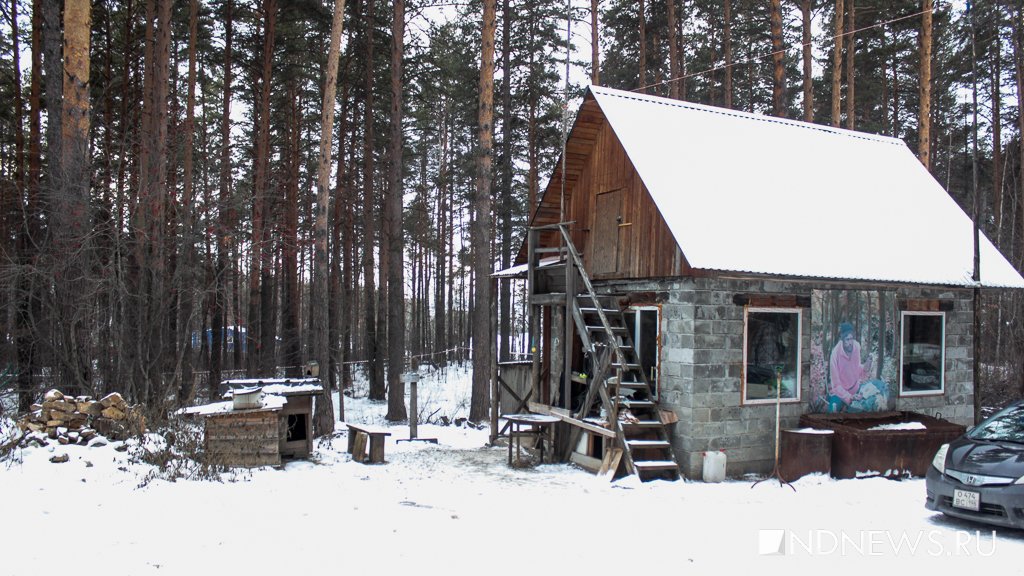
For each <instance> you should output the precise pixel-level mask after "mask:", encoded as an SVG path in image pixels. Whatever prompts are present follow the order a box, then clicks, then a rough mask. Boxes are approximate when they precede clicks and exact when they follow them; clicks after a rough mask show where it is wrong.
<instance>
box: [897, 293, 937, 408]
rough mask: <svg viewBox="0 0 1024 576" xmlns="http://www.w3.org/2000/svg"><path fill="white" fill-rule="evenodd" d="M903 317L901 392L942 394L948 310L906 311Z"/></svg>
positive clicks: (901, 393)
mask: <svg viewBox="0 0 1024 576" xmlns="http://www.w3.org/2000/svg"><path fill="white" fill-rule="evenodd" d="M901 320H902V324H903V328H902V331H903V340H902V346H901V347H900V395H901V396H918V395H925V394H942V393H943V392H944V391H945V388H944V385H943V381H944V369H943V367H944V366H945V363H946V362H945V359H946V351H945V346H944V345H943V343H944V342H945V341H946V315H945V313H944V312H904V313H903V314H902V317H901Z"/></svg>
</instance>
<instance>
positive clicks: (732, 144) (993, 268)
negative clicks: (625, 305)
mask: <svg viewBox="0 0 1024 576" xmlns="http://www.w3.org/2000/svg"><path fill="white" fill-rule="evenodd" d="M591 92H592V93H593V95H594V97H595V99H596V101H597V103H598V104H599V105H600V107H601V109H602V111H603V112H604V114H605V115H606V117H607V118H608V122H609V123H610V125H611V127H612V129H613V130H614V131H615V134H616V135H617V136H618V138H619V140H620V141H621V142H622V144H623V146H624V147H625V150H626V153H627V154H628V156H629V159H630V160H631V161H632V163H633V165H634V166H635V167H636V170H637V172H638V174H639V175H640V178H641V179H642V180H643V182H644V184H645V185H646V187H647V190H648V191H649V192H650V194H651V196H652V198H653V199H654V202H655V204H656V205H657V207H658V209H659V210H660V211H661V214H662V216H663V217H664V219H665V221H666V223H667V224H668V227H669V229H670V230H671V231H672V234H673V235H674V237H675V239H676V242H677V243H678V244H679V247H680V248H681V249H682V251H683V254H684V255H685V256H686V259H687V261H688V262H689V263H690V265H691V266H693V267H694V268H701V269H709V270H722V271H735V272H753V273H764V274H773V275H786V276H802V277H819V278H835V279H859V280H879V281H893V282H913V283H922V284H937V285H961V286H973V285H974V283H973V282H972V280H971V276H972V271H973V267H974V244H973V227H972V223H971V220H970V218H969V217H968V216H967V215H966V214H965V213H964V211H963V210H961V209H960V207H959V206H958V205H957V204H956V202H955V201H954V200H953V199H952V198H951V197H950V196H949V194H948V193H947V192H946V191H945V190H944V189H943V188H942V187H941V186H940V185H939V183H938V182H936V181H935V179H934V178H932V176H931V174H929V173H928V171H927V170H926V169H925V168H924V167H923V166H922V165H921V163H920V162H918V160H917V158H916V157H915V156H914V154H913V153H912V152H911V151H910V150H909V149H908V148H907V146H906V145H905V144H904V143H903V142H902V141H900V140H897V139H894V138H888V137H883V136H875V135H871V134H865V133H861V132H853V131H848V130H840V129H836V128H830V127H826V126H819V125H815V124H807V123H804V122H797V121H792V120H781V119H777V118H772V117H767V116H760V115H756V114H747V113H744V112H735V111H732V110H725V109H720V108H712V107H709V106H702V105H698V104H691V103H686V102H681V101H677V100H669V99H666V98H659V97H654V96H646V95H641V94H635V93H632V92H623V91H619V90H612V89H608V88H601V87H596V86H592V87H591ZM981 280H982V282H981V283H982V285H983V286H998V287H1015V288H1024V278H1021V276H1020V274H1019V273H1018V272H1017V271H1016V270H1015V269H1014V268H1013V266H1011V265H1010V263H1009V262H1007V260H1006V258H1004V257H1003V256H1002V254H1000V253H999V251H998V250H997V249H996V248H995V246H993V245H992V243H991V242H990V241H989V240H988V239H987V238H984V237H983V238H982V240H981Z"/></svg>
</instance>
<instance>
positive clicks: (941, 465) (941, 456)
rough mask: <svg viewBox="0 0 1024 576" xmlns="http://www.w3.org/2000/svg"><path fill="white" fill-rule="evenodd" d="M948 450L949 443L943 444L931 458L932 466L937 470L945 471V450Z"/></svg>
mask: <svg viewBox="0 0 1024 576" xmlns="http://www.w3.org/2000/svg"><path fill="white" fill-rule="evenodd" d="M948 451H949V444H943V445H942V446H939V451H938V452H936V453H935V457H934V458H932V466H935V469H936V470H938V471H939V472H941V473H943V474H945V473H946V452H948Z"/></svg>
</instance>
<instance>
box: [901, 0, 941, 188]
mask: <svg viewBox="0 0 1024 576" xmlns="http://www.w3.org/2000/svg"><path fill="white" fill-rule="evenodd" d="M921 9H922V12H923V13H922V14H921V40H920V61H921V63H920V65H921V74H920V77H921V80H920V81H921V85H920V106H919V107H918V116H917V157H918V159H919V160H920V161H921V164H924V167H925V168H929V169H930V168H931V166H932V156H931V139H932V136H931V129H932V122H931V116H932V0H922V6H921ZM893 124H894V125H895V121H894V123H893Z"/></svg>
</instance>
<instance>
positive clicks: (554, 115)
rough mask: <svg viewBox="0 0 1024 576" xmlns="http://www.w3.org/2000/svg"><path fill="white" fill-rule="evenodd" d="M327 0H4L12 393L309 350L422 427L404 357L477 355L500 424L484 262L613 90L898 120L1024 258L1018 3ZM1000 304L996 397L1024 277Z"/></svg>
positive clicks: (174, 397) (879, 124) (995, 305)
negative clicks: (493, 392) (582, 111)
mask: <svg viewBox="0 0 1024 576" xmlns="http://www.w3.org/2000/svg"><path fill="white" fill-rule="evenodd" d="M336 1H337V2H338V4H337V5H334V4H331V3H329V2H323V1H321V0H189V1H181V2H174V1H173V0H118V1H113V0H93V1H91V2H90V1H89V0H2V2H0V101H4V102H8V105H5V106H3V107H2V108H0V290H2V294H3V296H2V298H0V336H2V338H0V370H2V372H0V395H2V394H9V395H10V396H11V397H17V399H18V402H17V404H18V409H20V410H25V409H27V408H28V406H29V404H31V402H33V401H34V400H35V399H36V398H37V397H38V395H39V393H40V392H41V391H42V390H45V389H48V388H51V387H58V388H61V389H62V390H64V391H65V392H67V393H71V394H90V395H94V396H98V395H102V394H105V393H108V392H112V391H117V392H120V393H122V394H124V395H125V396H126V397H128V398H129V400H130V401H132V402H142V403H145V404H146V405H147V406H148V407H149V408H150V409H151V411H152V412H153V414H154V415H159V414H165V413H166V409H167V408H170V407H173V406H178V405H183V404H189V403H193V402H194V401H196V399H201V398H208V397H210V396H211V395H212V392H213V390H212V388H213V387H215V385H216V384H217V383H218V382H219V381H220V380H221V379H223V378H227V377H233V376H241V375H244V374H253V375H255V374H261V375H269V374H277V375H288V376H297V375H301V374H303V373H305V372H306V371H307V369H308V363H309V361H316V362H317V363H318V365H319V366H320V367H321V370H322V372H321V373H322V375H323V376H324V382H325V386H327V387H330V388H333V389H337V388H338V387H339V386H342V387H343V386H346V385H348V384H349V383H350V382H351V379H352V375H353V370H355V369H357V367H358V369H361V370H363V372H364V373H365V374H366V375H367V377H368V379H369V382H370V396H371V398H374V399H378V400H384V399H385V398H386V397H387V396H390V397H391V398H390V400H391V401H390V402H389V411H388V417H389V418H390V419H393V420H401V419H403V418H405V407H404V404H403V400H402V397H403V396H402V394H403V387H402V384H401V381H400V378H399V375H400V374H401V373H402V372H403V371H405V370H407V369H409V367H410V366H412V365H414V364H417V363H420V364H421V363H431V364H435V365H440V364H444V363H448V362H453V361H463V360H467V359H469V358H470V357H471V356H472V361H473V364H474V366H475V367H476V368H477V369H476V370H475V373H474V394H473V402H472V404H473V406H472V410H471V417H472V418H474V419H476V420H483V419H485V418H486V413H487V412H486V411H487V406H488V400H487V397H486V395H487V392H488V384H487V378H488V375H489V368H488V367H489V365H490V354H491V350H490V346H489V345H484V346H474V345H473V342H474V341H475V342H483V341H488V342H489V341H490V338H491V335H490V333H489V329H490V328H489V327H490V310H491V308H492V306H495V307H497V311H498V317H499V318H500V324H501V327H500V330H499V332H500V333H504V334H508V333H520V334H522V333H525V321H526V319H525V318H524V317H523V315H522V314H520V313H519V312H518V311H517V310H518V303H521V298H522V297H521V295H520V294H517V293H516V292H515V291H514V290H511V289H509V288H508V287H505V286H503V287H502V288H501V289H500V290H499V291H497V292H496V293H494V294H491V282H490V280H489V278H487V277H486V276H487V275H489V273H490V271H492V270H494V269H495V268H498V267H506V266H508V265H509V264H510V263H511V262H512V260H513V259H514V255H515V253H516V252H517V251H518V249H519V246H520V243H521V241H522V238H523V234H524V231H525V226H526V218H527V215H528V213H529V212H530V207H531V206H532V205H533V204H534V203H535V202H536V200H537V195H538V190H539V189H540V187H541V186H542V185H544V184H545V183H546V180H547V178H548V176H549V175H550V174H551V173H552V171H553V170H554V169H555V166H556V164H557V161H558V159H559V157H560V154H561V145H562V141H563V138H564V135H563V134H564V132H563V131H564V129H565V126H566V125H567V124H568V123H571V121H572V119H571V118H570V117H568V115H569V113H568V112H567V111H568V110H572V109H574V108H575V106H576V103H577V102H578V101H579V98H580V97H581V95H582V93H583V89H584V87H585V85H586V84H588V83H591V82H593V83H595V84H600V85H604V86H611V87H615V88H621V89H626V90H637V91H641V92H645V93H650V94H657V95H662V96H667V97H671V98H678V99H683V100H687V101H692V102H700V103H704V104H711V105H715V106H723V107H727V108H734V109H738V110H746V111H751V112H759V113H764V114H773V115H776V116H783V117H788V118H796V119H804V120H807V121H812V122H817V123H821V124H830V125H835V126H843V127H846V128H853V129H857V130H863V131H867V132H874V133H879V134H885V135H890V136H894V137H897V138H901V139H903V140H904V141H905V142H906V143H907V144H908V146H910V147H911V149H913V150H915V151H916V152H917V153H918V156H919V158H920V160H921V162H922V163H923V164H924V165H925V166H927V167H928V169H929V170H930V171H931V172H932V174H933V175H934V176H935V178H936V179H937V180H938V181H939V182H940V183H941V184H942V185H943V186H944V187H945V188H946V189H947V190H948V191H949V193H950V194H951V195H952V197H953V198H954V199H956V201H957V202H958V203H960V205H961V206H962V207H963V208H964V209H965V211H966V212H967V213H968V214H975V213H976V212H977V216H978V220H979V222H980V225H981V228H982V230H983V231H984V232H985V233H986V234H987V235H988V236H989V237H990V238H992V239H993V241H994V242H995V244H996V245H997V246H998V247H999V248H1000V249H1001V250H1002V252H1003V253H1004V254H1005V255H1006V256H1007V257H1008V258H1009V260H1010V261H1011V262H1012V263H1013V264H1014V265H1015V266H1017V268H1018V269H1019V270H1020V269H1024V233H1022V232H1024V147H1022V145H1021V135H1022V133H1024V115H1022V114H1021V111H1022V110H1024V90H1022V83H1024V33H1022V27H1024V0H998V1H991V2H979V3H976V4H975V5H974V6H973V9H971V10H969V11H968V4H967V3H959V2H954V3H948V2H940V3H933V0H921V1H896V2H892V1H880V0H845V1H844V0H827V1H826V0H646V1H644V0H639V1H624V0H570V1H568V2H565V1H550V0H515V1H513V0H483V1H474V0H471V1H469V2H444V1H438V0H393V1H389V2H384V1H381V0H349V1H348V2H347V3H346V2H345V1H344V0H336ZM332 38H333V40H334V42H333V43H332ZM972 38H973V40H974V41H973V42H972ZM567 40H568V45H567ZM567 53H568V54H570V57H568V58H567V56H566V54H567ZM332 67H333V68H334V70H333V71H332ZM332 72H333V73H332ZM566 77H568V78H569V81H568V82H566V81H565V79H566ZM325 102H327V104H328V105H327V106H325V105H324V103H325ZM975 111H976V112H977V120H976V121H975V118H974V112H975ZM328 112H330V113H328ZM323 135H326V136H327V137H326V138H325V137H324V136H323ZM679 137H680V138H689V137H694V136H693V135H683V134H681V135H679ZM722 153H723V154H727V153H728V151H727V150H723V151H722ZM765 153H766V154H777V155H778V160H779V173H778V174H777V175H775V176H774V177H778V178H786V177H787V175H788V174H794V173H798V172H799V170H800V159H799V158H789V157H786V156H785V151H783V150H779V151H765ZM865 168H866V167H862V166H856V165H855V163H853V162H852V160H851V163H850V164H849V165H848V167H847V169H849V170H851V171H854V170H861V169H865ZM835 177H836V178H842V177H843V175H842V174H841V173H837V174H836V175H835ZM975 200H977V203H975ZM975 206H977V209H975ZM879 209H883V207H880V208H879ZM907 217H908V218H913V217H915V215H912V214H911V215H907ZM919 217H927V213H926V212H922V214H921V215H920V216H919ZM893 249H894V250H899V247H898V246H895V247H893ZM878 257H880V258H884V257H885V255H884V254H879V255H878ZM478 310H485V311H486V312H484V313H478V312H477V311H478ZM981 310H982V315H981V323H982V327H983V328H982V330H981V331H980V332H979V334H980V335H981V339H982V340H981V342H980V351H981V357H980V360H981V363H980V367H981V369H982V370H981V383H982V393H983V397H982V403H983V404H985V405H994V404H1002V403H1005V402H1006V401H1008V400H1009V399H1010V398H1014V397H1021V396H1024V323H1022V322H1020V321H1019V320H1020V317H1021V314H1022V313H1024V296H1022V295H1021V294H1019V293H1017V292H1012V291H1000V290H985V291H982V300H981ZM495 352H496V354H497V355H498V357H499V358H500V359H501V360H505V359H511V358H518V357H522V356H523V355H525V354H526V353H527V350H526V343H525V341H524V340H522V339H517V338H511V339H502V340H500V341H499V342H498V348H497V350H496V351H495ZM389 391H390V393H389ZM327 398H329V396H327ZM339 398H341V399H342V400H343V398H344V397H343V396H340V395H339ZM327 404H328V405H327V406H325V408H324V411H319V410H318V412H320V413H319V415H318V418H317V427H318V431H319V432H329V431H330V430H331V429H332V428H333V423H332V422H330V421H329V420H331V418H330V417H329V416H325V415H329V414H330V412H329V411H327V410H329V403H327ZM0 406H2V404H0ZM2 409H3V408H0V410H2ZM342 413H343V412H342Z"/></svg>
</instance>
